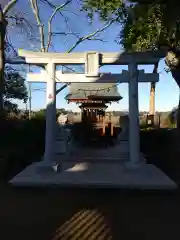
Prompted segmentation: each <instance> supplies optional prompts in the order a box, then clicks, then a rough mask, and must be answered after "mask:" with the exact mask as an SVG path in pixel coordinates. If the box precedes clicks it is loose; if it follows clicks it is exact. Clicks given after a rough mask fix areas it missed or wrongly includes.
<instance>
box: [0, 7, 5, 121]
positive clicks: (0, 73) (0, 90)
mask: <svg viewBox="0 0 180 240" xmlns="http://www.w3.org/2000/svg"><path fill="white" fill-rule="evenodd" d="M5 31H6V22H5V20H4V16H3V12H2V9H1V6H0V121H1V120H3V119H4V100H3V95H4V38H5Z"/></svg>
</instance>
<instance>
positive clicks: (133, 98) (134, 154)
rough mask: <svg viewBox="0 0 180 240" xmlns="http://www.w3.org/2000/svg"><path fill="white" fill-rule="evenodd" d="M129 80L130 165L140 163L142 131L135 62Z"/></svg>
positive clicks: (129, 68)
mask: <svg viewBox="0 0 180 240" xmlns="http://www.w3.org/2000/svg"><path fill="white" fill-rule="evenodd" d="M128 70H129V73H130V81H129V156H130V161H129V163H128V166H129V167H133V166H138V165H139V164H140V131H139V107H138V69H137V64H136V63H135V62H133V61H132V62H131V63H130V64H129V66H128Z"/></svg>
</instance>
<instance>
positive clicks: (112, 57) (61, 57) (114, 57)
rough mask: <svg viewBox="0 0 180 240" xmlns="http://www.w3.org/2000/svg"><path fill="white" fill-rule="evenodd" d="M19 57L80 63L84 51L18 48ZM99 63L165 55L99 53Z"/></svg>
mask: <svg viewBox="0 0 180 240" xmlns="http://www.w3.org/2000/svg"><path fill="white" fill-rule="evenodd" d="M18 53H19V56H20V57H25V58H26V62H27V63H31V64H36V63H42V64H45V63H48V62H49V61H51V62H53V63H55V64H81V63H85V60H86V54H84V53H50V52H48V53H44V52H32V51H26V50H22V49H19V51H18ZM99 55H100V64H101V65H104V64H111V65H116V64H117V65H126V64H129V62H130V61H131V58H132V57H133V61H134V62H135V63H136V64H155V63H157V62H158V61H159V59H160V58H164V57H165V51H154V52H151V51H149V52H136V53H125V52H121V53H111V52H109V53H103V52H102V53H99Z"/></svg>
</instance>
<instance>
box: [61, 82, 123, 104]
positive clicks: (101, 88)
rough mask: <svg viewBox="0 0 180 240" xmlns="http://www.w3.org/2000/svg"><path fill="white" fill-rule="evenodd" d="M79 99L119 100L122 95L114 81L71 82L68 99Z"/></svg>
mask: <svg viewBox="0 0 180 240" xmlns="http://www.w3.org/2000/svg"><path fill="white" fill-rule="evenodd" d="M79 99H84V100H86V99H90V100H106V101H118V100H121V99H122V97H121V95H120V94H119V92H118V89H117V85H116V84H113V83H71V84H70V85H69V94H68V95H67V96H66V100H79Z"/></svg>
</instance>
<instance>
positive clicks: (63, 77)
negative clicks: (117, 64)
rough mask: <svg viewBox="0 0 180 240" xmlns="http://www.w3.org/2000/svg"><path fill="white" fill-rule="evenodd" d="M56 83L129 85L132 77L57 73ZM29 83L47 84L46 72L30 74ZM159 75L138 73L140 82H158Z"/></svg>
mask: <svg viewBox="0 0 180 240" xmlns="http://www.w3.org/2000/svg"><path fill="white" fill-rule="evenodd" d="M55 76H56V82H97V83H119V82H120V83H128V82H129V81H130V79H131V76H130V74H129V72H128V71H126V70H123V71H122V73H121V74H109V73H102V74H100V76H99V77H95V76H94V77H87V76H86V75H85V74H75V73H68V74H63V73H62V72H61V71H56V75H55ZM27 81H28V82H46V74H45V72H43V71H42V72H41V73H28V74H27ZM158 81H159V74H157V73H145V72H144V70H139V71H138V82H158Z"/></svg>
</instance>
